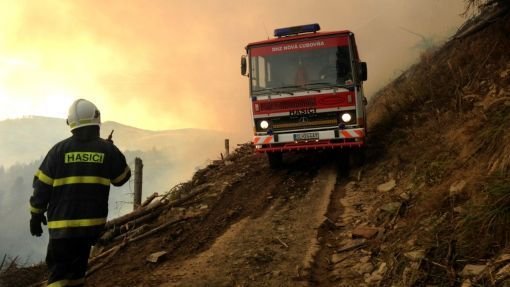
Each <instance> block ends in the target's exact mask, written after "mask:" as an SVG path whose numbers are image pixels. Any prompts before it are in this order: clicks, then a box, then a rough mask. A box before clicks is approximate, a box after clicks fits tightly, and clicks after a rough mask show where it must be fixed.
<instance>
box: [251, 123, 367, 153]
mask: <svg viewBox="0 0 510 287" xmlns="http://www.w3.org/2000/svg"><path fill="white" fill-rule="evenodd" d="M253 144H254V145H255V151H256V152H262V153H263V152H285V151H297V150H318V149H334V148H361V147H363V146H364V145H365V129H364V128H358V129H344V130H339V129H336V130H326V131H313V132H303V133H281V134H274V135H256V136H254V137H253Z"/></svg>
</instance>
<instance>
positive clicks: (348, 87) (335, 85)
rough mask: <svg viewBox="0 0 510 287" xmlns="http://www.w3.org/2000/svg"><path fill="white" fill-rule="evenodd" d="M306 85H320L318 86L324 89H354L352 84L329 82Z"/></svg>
mask: <svg viewBox="0 0 510 287" xmlns="http://www.w3.org/2000/svg"><path fill="white" fill-rule="evenodd" d="M306 86H319V87H317V88H319V89H324V88H345V89H348V90H349V89H352V86H351V85H345V84H337V83H328V82H319V83H309V84H306Z"/></svg>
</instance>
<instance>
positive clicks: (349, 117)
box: [342, 113, 352, 123]
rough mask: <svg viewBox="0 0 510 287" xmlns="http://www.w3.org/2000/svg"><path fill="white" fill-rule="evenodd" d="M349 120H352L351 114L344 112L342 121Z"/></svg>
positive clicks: (346, 121)
mask: <svg viewBox="0 0 510 287" xmlns="http://www.w3.org/2000/svg"><path fill="white" fill-rule="evenodd" d="M351 120H352V116H351V114H349V113H345V114H343V115H342V121H344V123H348V122H350V121H351Z"/></svg>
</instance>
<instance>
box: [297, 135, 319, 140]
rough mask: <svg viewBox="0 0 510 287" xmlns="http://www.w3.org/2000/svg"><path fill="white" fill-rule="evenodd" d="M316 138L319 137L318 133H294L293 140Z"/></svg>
mask: <svg viewBox="0 0 510 287" xmlns="http://www.w3.org/2000/svg"><path fill="white" fill-rule="evenodd" d="M317 139H319V133H302V134H294V140H295V141H306V140H317Z"/></svg>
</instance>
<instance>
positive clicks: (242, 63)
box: [241, 55, 247, 76]
mask: <svg viewBox="0 0 510 287" xmlns="http://www.w3.org/2000/svg"><path fill="white" fill-rule="evenodd" d="M246 69H247V65H246V56H245V55H242V56H241V75H243V76H246Z"/></svg>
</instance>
